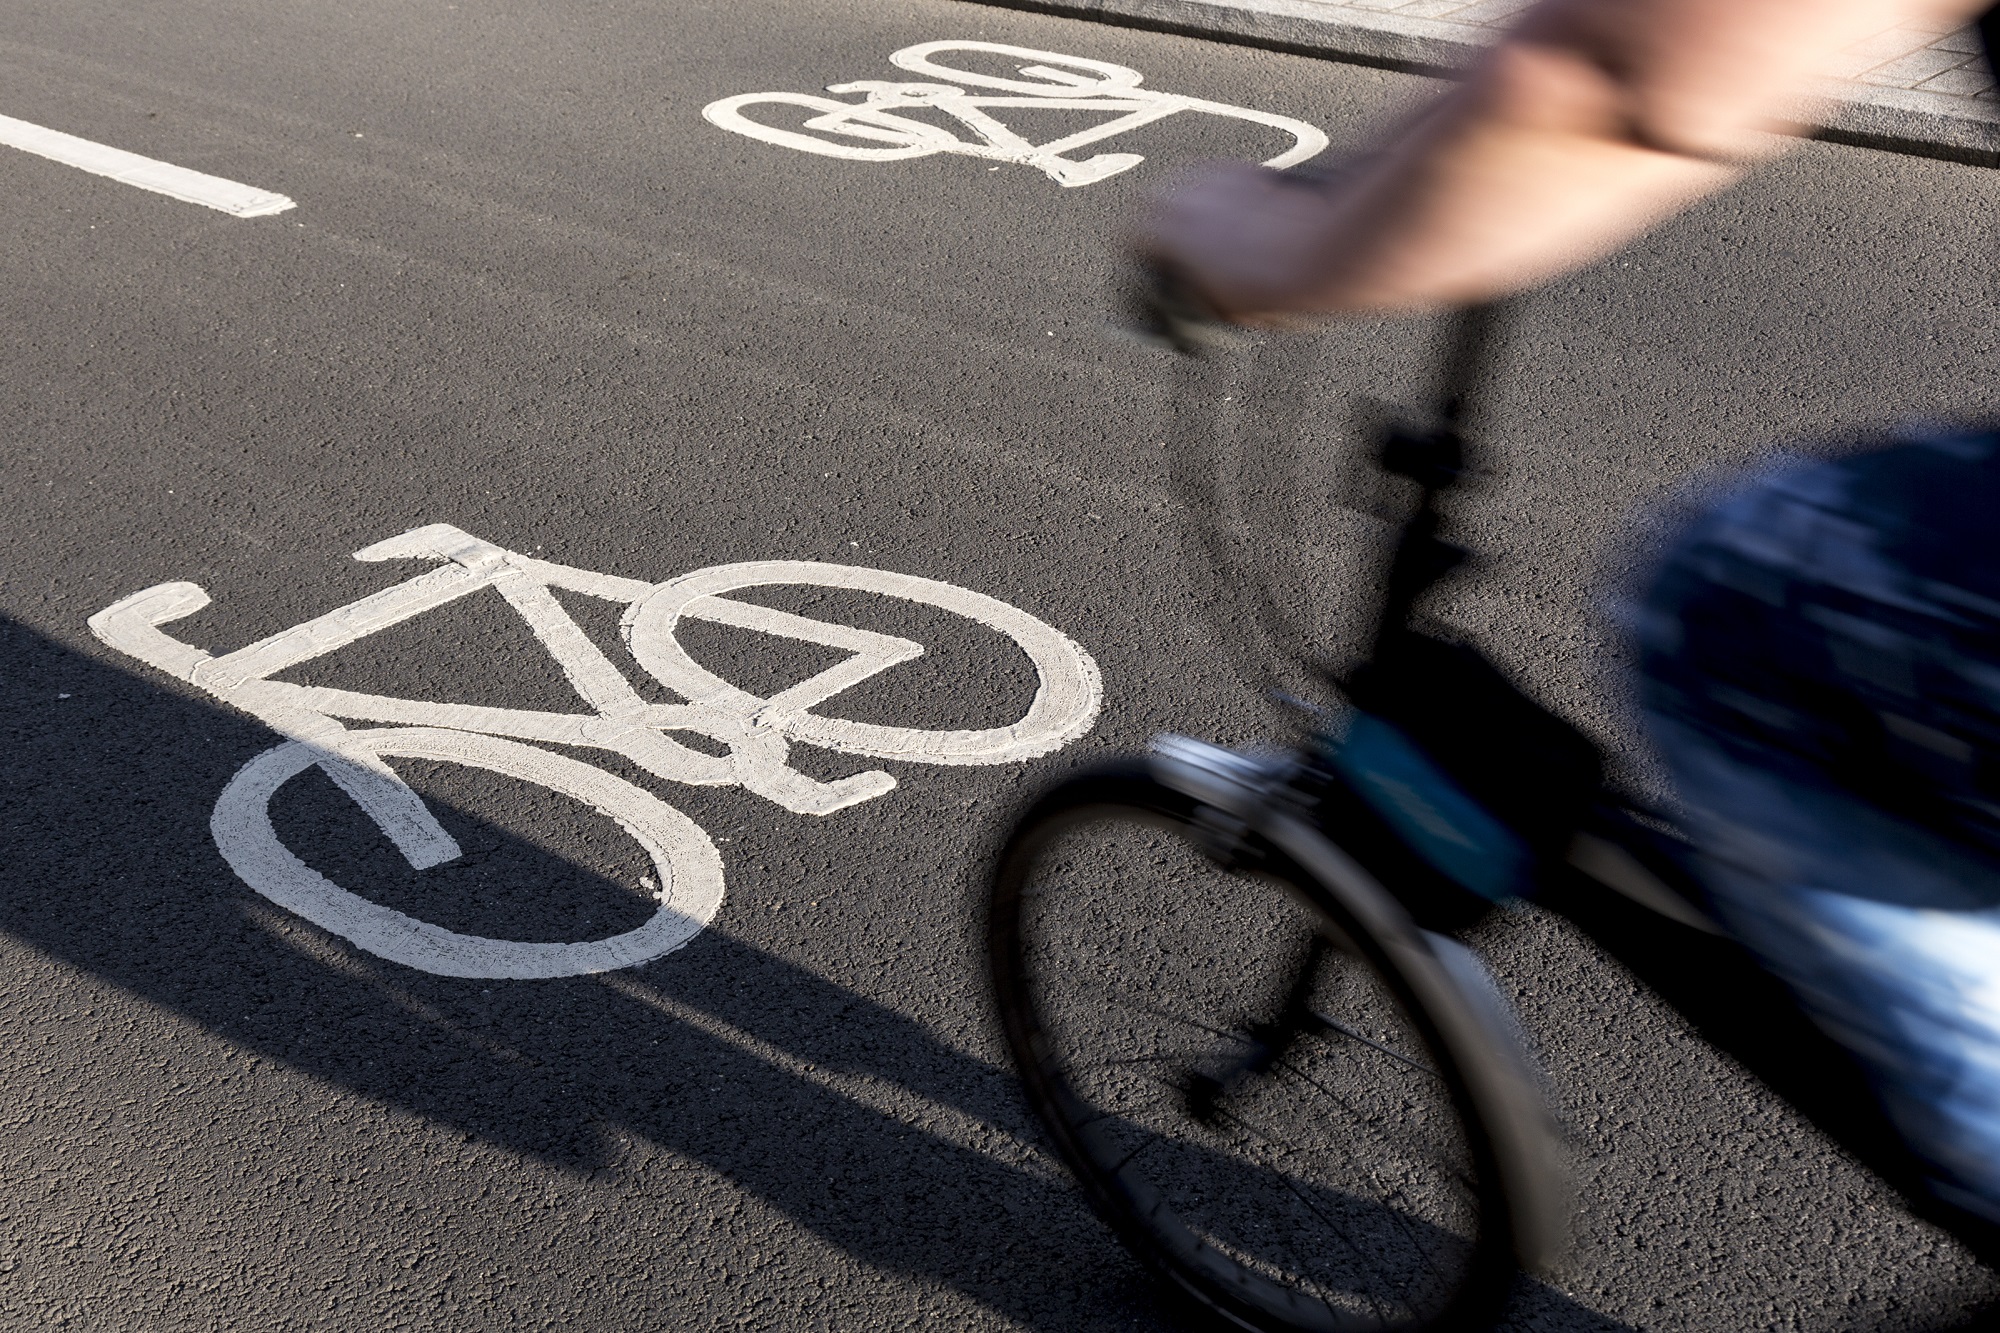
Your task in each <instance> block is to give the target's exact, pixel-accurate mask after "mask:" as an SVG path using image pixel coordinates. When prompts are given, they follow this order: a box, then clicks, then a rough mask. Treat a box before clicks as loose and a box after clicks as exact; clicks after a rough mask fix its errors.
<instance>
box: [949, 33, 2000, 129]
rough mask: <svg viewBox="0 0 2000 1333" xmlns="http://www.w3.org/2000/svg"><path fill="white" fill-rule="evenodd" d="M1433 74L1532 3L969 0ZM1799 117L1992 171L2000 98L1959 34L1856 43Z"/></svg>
mask: <svg viewBox="0 0 2000 1333" xmlns="http://www.w3.org/2000/svg"><path fill="white" fill-rule="evenodd" d="M977 2H978V3H985V4H999V5H1004V6H1007V7H1010V8H1018V9H1033V10H1040V11H1043V12H1047V13H1057V14H1068V15H1072V16H1076V17H1083V18H1094V19H1099V20H1102V21H1106V22H1112V23H1122V24H1127V25H1131V26H1137V27H1146V28H1157V29H1162V30H1165V31H1169V32H1185V33H1192V34H1197V35H1203V36H1210V37H1217V38H1221V39H1224V40H1230V41H1239V42H1245V43H1249V44H1252V45H1258V46H1267V47H1273V48H1276V49H1279V50H1289V51H1303V52H1307V53H1309V54H1313V55H1324V56H1332V57H1335V58H1338V59H1344V60H1354V61H1360V62H1363V63H1367V64H1375V65H1387V66H1391V67H1393V68H1397V69H1410V70H1416V71H1419V72H1425V73H1431V72H1441V71H1445V70H1450V69H1454V68H1457V67H1459V66H1461V65H1464V64H1465V63H1466V62H1467V61H1468V60H1470V59H1471V58H1472V57H1473V55H1475V54H1476V53H1477V52H1478V50H1479V48H1480V47H1482V46H1484V45H1486V44H1487V43H1489V42H1491V41H1493V40H1494V39H1495V38H1496V37H1497V36H1498V35H1499V33H1500V31H1501V30H1502V29H1503V28H1505V27H1506V25H1507V23H1508V21H1509V20H1510V19H1512V18H1513V16H1514V15H1515V14H1517V13H1519V12H1520V11H1521V10H1522V9H1524V8H1526V7H1527V6H1528V4H1530V3H1531V0H977ZM1829 74H1830V75H1833V76H1835V77H1829V78H1826V79H1823V80H1821V82H1820V84H1819V87H1818V88H1817V89H1816V92H1817V94H1818V96H1819V98H1820V99H1822V101H1821V103H1820V104H1818V105H1816V106H1815V107H1813V108H1812V109H1811V110H1810V111H1809V112H1808V113H1807V114H1809V115H1810V116H1811V118H1812V119H1813V120H1814V121H1815V122H1817V123H1818V125H1819V126H1820V129H1819V134H1820V137H1822V138H1827V139H1833V140H1835V141H1838V142H1844V143H1855V144H1861V145H1864V146H1867V147H1871V148H1886V149H1892V150H1895V151H1900V152H1910V153H1919V154H1922V155H1924V156H1928V157H1942V158H1948V159H1951V160H1953V161H1960V162H1972V163H1977V164H1979V165H1982V166H2000V91H1996V90H1995V88H1994V86H1993V80H1992V78H1991V77H1990V76H1989V75H1988V73H1987V71H1986V67H1985V63H1984V60H1983V58H1982V57H1981V55H1980V50H1979V38H1978V36H1977V34H1975V33H1973V32H1972V31H1970V30H1969V29H1959V30H1953V29H1950V28H1948V27H1947V26H1945V25H1941V24H1933V25H1925V24H1920V23H1909V24H1903V25H1901V26H1899V27H1896V28H1891V29H1889V30H1888V31H1885V32H1880V33H1877V34H1875V35H1874V36H1872V37H1870V38H1868V39H1867V40H1865V41H1861V42H1857V43H1855V44H1854V45H1853V46H1852V47H1849V48H1848V49H1847V50H1846V51H1845V52H1843V53H1842V57H1841V61H1840V63H1839V65H1838V66H1837V67H1836V68H1835V69H1833V70H1830V71H1829Z"/></svg>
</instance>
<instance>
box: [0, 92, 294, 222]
mask: <svg viewBox="0 0 2000 1333" xmlns="http://www.w3.org/2000/svg"><path fill="white" fill-rule="evenodd" d="M0 144H6V145H7V146H9V147H10V148H18V149H20V150H21V151H22V152H25V153H33V154H35V155H36V156H38V157H46V158H48V159H49V160H50V161H53V162H61V163H62V164H63V165H65V166H71V167H77V168H80V169H81V170H84V171H88V172H90V173H91V174H93V175H97V176H109V177H110V178H111V179H112V180H115V181H123V182H124V183H125V184H127V185H136V186H138V187H139V188H140V189H142V190H151V191H152V192H153V193H155V194H164V195H167V196H169V197H171V198H174V199H179V200H182V201H184V202H186V203H190V204H201V205H203V206H205V207H208V208H217V209H221V210H222V211H223V212H225V213H230V214H233V215H234V216H236V217H239V218H261V217H269V216H270V215H271V214H273V213H282V212H284V211H285V210H286V209H288V208H296V207H297V205H296V204H295V203H293V201H292V200H290V199H288V198H286V197H285V196H284V195H282V194H273V193H272V192H271V191H269V190H260V189H257V188H256V187H255V186H251V185H244V184H241V183H239V182H237V181H229V180H224V179H222V177H220V176H209V175H204V174H203V173H201V172H199V171H189V170H188V169H187V168H186V167H177V166H175V165H173V164H172V163H171V162H160V161H157V160H155V159H153V158H150V157H141V156H139V154H137V153H128V152H126V151H125V150H124V149H122V148H109V147H106V146H105V145H104V144H101V143H92V142H91V141H90V140H88V139H79V138H77V137H76V136H75V135H74V134H64V133H63V132H62V131H60V130H47V129H43V128H42V127H41V126H40V125H30V124H29V123H28V122H27V121H25V120H15V119H14V118H13V117H11V116H0Z"/></svg>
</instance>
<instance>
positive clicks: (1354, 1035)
mask: <svg viewBox="0 0 2000 1333" xmlns="http://www.w3.org/2000/svg"><path fill="white" fill-rule="evenodd" d="M1308 1012H1309V1013H1311V1015H1312V1017H1313V1021H1314V1022H1316V1023H1321V1024H1324V1025H1325V1026H1326V1027H1327V1028H1328V1029H1329V1030H1331V1031H1334V1032H1338V1033H1339V1034H1340V1035H1341V1036H1343V1037H1347V1038H1349V1039H1351V1040H1354V1041H1358V1042H1360V1043H1361V1044H1362V1045H1363V1046H1366V1047H1369V1048H1370V1049H1371V1050H1377V1051H1380V1052H1381V1053H1382V1054H1384V1055H1386V1056H1388V1057H1389V1058H1390V1059H1391V1060H1395V1061H1397V1062H1399V1063H1401V1064H1406V1065H1408V1066H1409V1067H1410V1068H1412V1069H1414V1070H1416V1071H1417V1072H1419V1073H1422V1074H1428V1075H1430V1076H1431V1077H1432V1078H1436V1079H1442V1078H1443V1075H1441V1074H1439V1073H1438V1072H1437V1070H1435V1069H1432V1068H1431V1067H1430V1066H1429V1065H1427V1064H1424V1063H1422V1062H1421V1061H1418V1060H1412V1059H1411V1058H1410V1057H1409V1056H1407V1055H1404V1054H1403V1053H1402V1052H1400V1051H1397V1050H1392V1049H1391V1048H1389V1047H1387V1046H1384V1045H1383V1044H1382V1043H1381V1042H1379V1041H1375V1040H1373V1039H1371V1038H1368V1037H1364V1036H1362V1035H1361V1034H1360V1033H1359V1032H1356V1031H1355V1030H1354V1029H1353V1028H1351V1027H1348V1026H1347V1025H1346V1024H1345V1023H1342V1022H1341V1021H1340V1020H1339V1019H1336V1018H1331V1017H1329V1016H1327V1015H1326V1014H1323V1013H1321V1012H1320V1011H1319V1010H1317V1009H1313V1010H1309V1011H1308Z"/></svg>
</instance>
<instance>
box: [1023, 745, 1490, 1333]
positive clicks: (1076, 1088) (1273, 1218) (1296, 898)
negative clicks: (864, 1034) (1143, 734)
mask: <svg viewBox="0 0 2000 1333" xmlns="http://www.w3.org/2000/svg"><path fill="white" fill-rule="evenodd" d="M1223 822H1224V824H1225V825H1226V823H1227V821H1226V820H1224V821H1223ZM1240 836H1241V834H1240V831H1239V832H1237V833H1232V832H1231V831H1230V830H1229V829H1228V828H1227V827H1218V824H1217V818H1216V812H1214V811H1212V810H1207V809H1205V808H1204V807H1203V806H1201V805H1200V804H1199V803H1198V802H1196V801H1194V800H1193V799H1191V798H1190V797H1188V796H1186V795H1184V794H1182V793H1180V792H1178V791H1175V790H1172V789H1170V788H1169V787H1167V786H1165V785H1164V784H1162V783H1160V782H1158V781H1156V780H1155V779H1154V778H1153V777H1152V776H1151V775H1150V773H1149V772H1148V770H1146V769H1144V768H1141V767H1136V766H1135V767H1132V768H1127V769H1118V770H1106V771H1101V772H1098V773H1093V774H1086V775H1084V776H1082V777H1080V778H1076V779H1072V780H1071V781H1069V782H1067V783H1065V784H1063V785H1062V786H1060V787H1058V788H1056V789H1055V790H1054V791H1052V792H1050V793H1048V794H1047V795H1045V796H1044V797H1043V798H1042V799H1041V800H1040V801H1038V802H1037V803H1036V804H1035V805H1034V806H1033V807H1032V808H1031V809H1030V811H1029V812H1028V814H1027V815H1026V817H1025V818H1024V819H1023V821H1022V822H1021V824H1020V825H1019V826H1018V827H1017V829H1016V830H1015V832H1014V834H1013V836H1012V837H1011V838H1010V839H1009V841H1008V842H1007V844H1006V845H1005V847H1004V849H1003V850H1002V853H1001V855H1000V859H999V864H998V867H997V873H996V878H995V882H994V889H993V898H992V903H991V915H990V918H989V922H988V926H989V944H990V949H991V957H990V961H991V966H992V969H993V976H992V980H993V983H994V987H995V993H996V997H997V999H998V1001H999V1005H1000V1009H1001V1015H1002V1020H1003V1023H1004V1025H1005V1029H1006V1035H1007V1038H1008V1042H1009V1045H1010V1047H1011V1049H1012V1053H1013V1055H1014V1058H1015V1060H1016V1062H1017V1063H1018V1065H1019V1067H1020V1071H1021V1074H1022V1080H1023V1085H1024V1087H1025V1090H1026V1092H1027V1096H1028V1099H1029V1101H1030V1102H1031V1103H1032V1105H1033V1107H1034V1109H1035V1111H1036V1113H1037V1114H1038V1115H1039V1116H1040V1118H1041V1119H1042V1121H1043V1123H1044V1124H1045V1125H1046V1126H1047V1128H1048V1130H1049V1132H1050V1134H1051V1135H1052V1137H1053V1138H1054V1140H1055V1142H1056V1146H1057V1147H1058V1149H1059V1151H1060V1152H1061V1154H1062V1156H1063V1157H1064V1159H1065V1160H1066V1162H1067V1163H1068V1165H1069V1167H1070V1169H1071V1170H1072V1172H1073V1173H1074V1174H1075V1175H1076V1177H1077V1179H1078V1181H1079V1183H1080V1184H1081V1185H1082V1187H1083V1190H1084V1192H1085V1194H1086V1195H1087V1196H1088V1197H1089V1199H1090V1201H1091V1203H1092V1204H1093V1206H1094V1207H1095V1208H1096V1210H1097V1211H1098V1213H1099V1214H1100V1215H1101V1216H1102V1217H1103V1218H1104V1219H1105V1220H1106V1221H1107V1222H1108V1223H1109V1224H1110V1225H1111V1227H1112V1228H1113V1230H1114V1231H1116V1232H1117V1234H1118V1236H1119V1238H1120V1239H1121V1240H1122V1241H1123V1242H1124V1243H1125V1245H1126V1246H1127V1248H1129V1249H1130V1250H1132V1251H1133V1252H1134V1253H1135V1254H1136V1255H1137V1256H1138V1257H1139V1258H1141V1259H1142V1260H1144V1261H1145V1262H1147V1263H1148V1264H1149V1265H1151V1266H1152V1267H1153V1268H1155V1269H1156V1270H1157V1271H1159V1272H1161V1273H1162V1274H1164V1275H1165V1276H1167V1277H1168V1278H1170V1279H1172V1280H1173V1281H1174V1282H1176V1283H1177V1284H1178V1285H1179V1286H1181V1287H1182V1288H1184V1289H1185V1290H1186V1291H1187V1292H1189V1293H1190V1294H1192V1295H1193V1296H1194V1297H1195V1298H1196V1299H1197V1300H1198V1301H1199V1302H1200V1304H1201V1306H1202V1307H1203V1308H1204V1309H1206V1310H1207V1311H1209V1312H1210V1313H1212V1314H1214V1315H1220V1316H1225V1317H1227V1319H1228V1320H1229V1321H1230V1322H1232V1323H1234V1324H1236V1325H1237V1326H1248V1327H1250V1328H1255V1329H1261V1330H1292V1329H1314V1330H1328V1331H1331V1333H1349V1331H1350V1330H1361V1329H1369V1330H1419V1329H1452V1328H1470V1327H1477V1326H1480V1325H1482V1324H1483V1323H1485V1322H1486V1321H1487V1320H1488V1319H1490V1317H1491V1316H1492V1315H1493V1314H1494V1313H1495V1312H1496V1311H1497V1309H1498V1307H1499V1304H1500V1302H1501V1300H1502V1299H1503V1298H1504V1296H1505V1293H1506V1291H1507V1287H1508V1284H1509V1282H1510V1280H1511V1277H1512V1274H1513V1272H1514V1249H1513V1241H1512V1236H1511V1227H1510V1222H1509V1211H1508V1205H1507V1198H1506V1191H1505V1189H1504V1187H1503V1182H1502V1172H1501V1170H1500V1169H1499V1168H1500V1163H1499V1162H1498V1160H1497V1158H1496V1145H1495V1139H1494V1136H1493V1134H1492V1133H1490V1132H1489V1125H1488V1124H1487V1123H1486V1118H1485V1117H1487V1116H1490V1114H1491V1112H1492V1108H1491V1107H1490V1106H1488V1107H1482V1106H1481V1104H1480V1098H1479V1095H1478V1092H1477V1089H1476V1088H1474V1087H1473V1086H1471V1084H1469V1082H1468V1078H1467V1072H1466V1070H1465V1069H1464V1068H1463V1067H1462V1063H1461V1059H1460V1056H1462V1055H1463V1053H1464V1047H1465V1045H1466V1043H1465V1042H1464V1041H1463V1040H1458V1041H1454V1040H1453V1039H1452V1038H1451V1037H1450V1036H1449V1035H1448V1029H1450V1028H1452V1027H1453V1024H1454V1021H1455V1020H1454V1016H1453V1015H1451V1014H1446V1013H1440V1012H1439V1010H1440V1008H1441V1007H1442V1006H1441V1003H1440V1001H1441V997H1448V995H1449V993H1450V992H1449V988H1448V987H1447V988H1443V989H1441V988H1440V987H1439V986H1438V985H1436V984H1435V982H1436V978H1435V977H1432V978H1430V983H1431V984H1426V979H1425V978H1423V977H1421V976H1413V975H1411V971H1410V960H1409V958H1408V956H1407V955H1408V954H1409V952H1410V951H1409V950H1408V949H1399V948H1398V947H1396V944H1395V942H1394V941H1392V940H1385V939H1384V938H1383V933H1382V932H1381V931H1380V930H1379V929H1378V928H1377V925H1378V924H1379V922H1380V920H1381V919H1382V918H1381V917H1380V911H1381V910H1382V909H1383V908H1384V905H1385V904H1386V906H1387V908H1388V909H1390V910H1395V909H1394V904H1393V902H1392V901H1391V900H1389V899H1388V898H1387V896H1386V895H1382V896H1381V898H1380V900H1379V901H1377V902H1375V903H1372V904H1368V905H1367V906H1368V908H1369V910H1368V911H1364V912H1356V911H1353V910H1350V909H1351V908H1352V906H1353V905H1354V904H1353V903H1352V901H1351V899H1352V894H1353V891H1354V886H1353V885H1344V886H1343V885H1338V884H1329V883H1327V882H1326V881H1325V878H1324V876H1322V875H1317V874H1315V873H1313V872H1309V871H1307V870H1305V869H1303V868H1302V867H1301V866H1300V865H1299V863H1298V861H1297V860H1296V859H1293V858H1291V857H1288V856H1286V855H1285V854H1284V853H1282V852H1280V851H1278V850H1277V849H1276V848H1274V847H1272V846H1271V845H1269V844H1268V843H1263V844H1261V845H1258V846H1255V847H1254V848H1252V849H1251V858H1250V864H1253V865H1254V867H1255V868H1254V870H1251V871H1249V872H1247V873H1246V872H1232V871H1231V870H1229V869H1227V868H1225V867H1224V866H1223V865H1221V864H1218V861H1217V859H1216V858H1215V855H1214V854H1213V853H1215V852H1216V850H1217V849H1218V847H1219V846H1220V845H1222V844H1223V843H1227V842H1229V841H1230V840H1231V839H1233V838H1237V837H1240ZM1363 891H1364V892H1365V889H1364V890H1363ZM1376 892H1377V893H1379V892H1380V891H1379V890H1376ZM1402 920H1403V921H1405V922H1407V918H1402ZM1410 938H1412V939H1420V938H1421V937H1420V936H1419V935H1418V933H1417V932H1415V930H1414V927H1411V928H1410ZM1399 954H1402V955H1404V957H1401V958H1399V957H1398V955H1399ZM1458 1026H1459V1028H1460V1030H1461V1031H1463V1030H1466V1025H1465V1024H1463V1023H1459V1024H1458Z"/></svg>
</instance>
